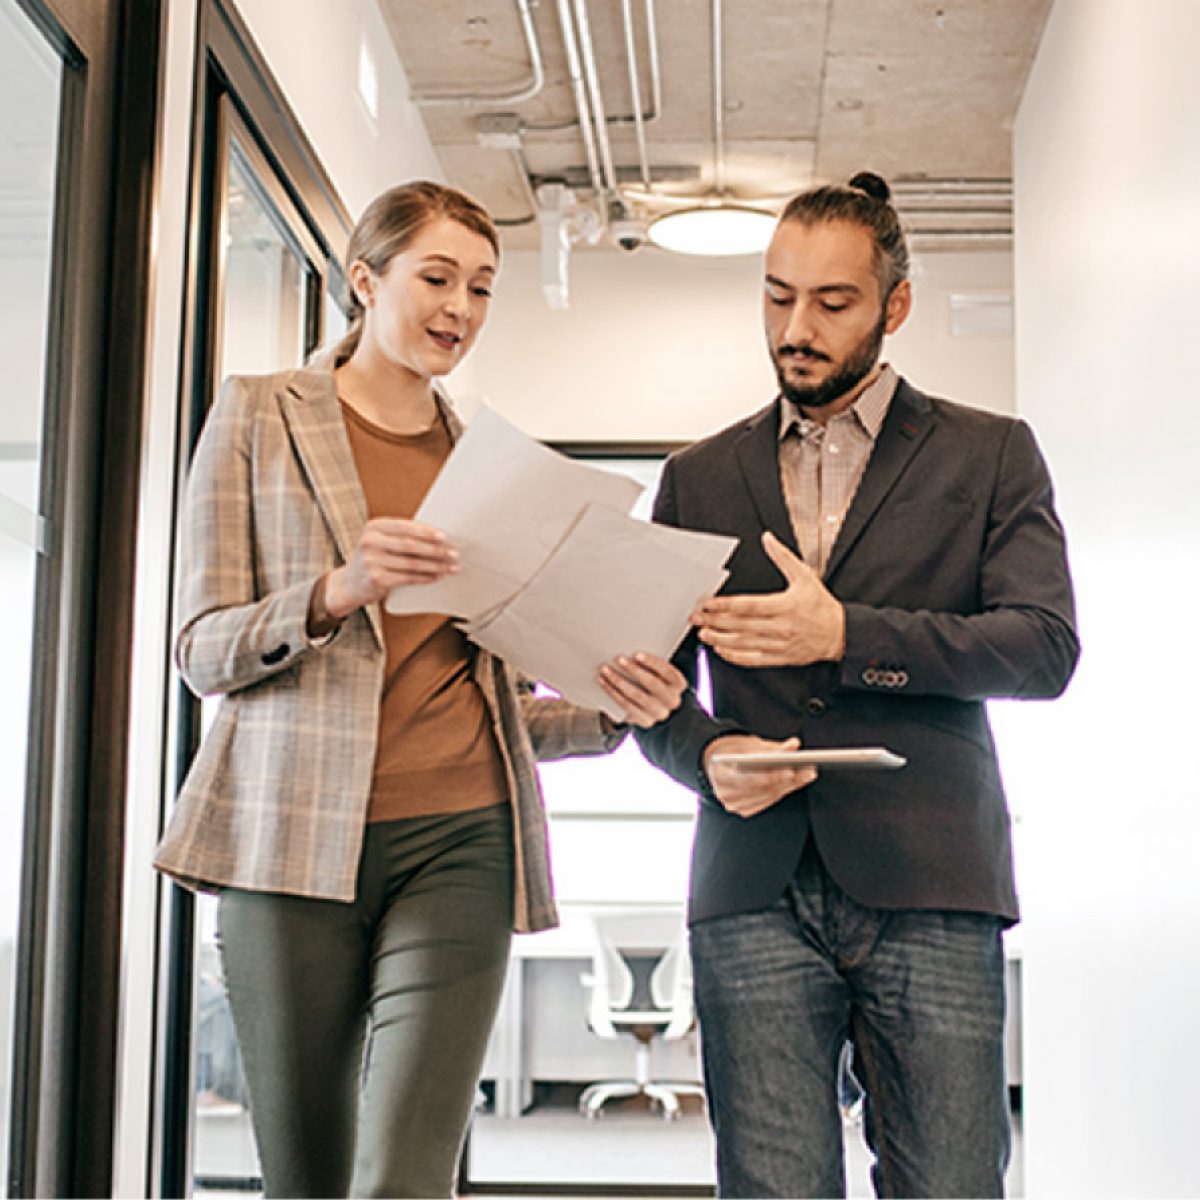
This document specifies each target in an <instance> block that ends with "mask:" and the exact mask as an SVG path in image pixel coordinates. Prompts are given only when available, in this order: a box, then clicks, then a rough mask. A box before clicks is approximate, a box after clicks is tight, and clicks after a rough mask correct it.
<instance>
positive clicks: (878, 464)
mask: <svg viewBox="0 0 1200 1200" xmlns="http://www.w3.org/2000/svg"><path fill="white" fill-rule="evenodd" d="M932 430H933V417H932V408H931V406H930V404H929V402H928V401H927V400H926V399H925V397H924V396H923V395H921V393H920V392H918V391H917V390H916V389H915V388H912V387H909V385H908V384H907V383H905V382H904V381H903V380H901V381H900V384H899V386H898V387H897V388H896V394H895V396H893V397H892V403H891V406H890V407H889V409H888V414H887V416H886V417H885V418H884V422H883V428H882V429H881V430H880V431H879V438H878V439H877V441H876V443H875V449H874V450H873V451H872V453H871V458H870V461H869V462H868V463H867V467H866V470H865V471H864V472H863V476H862V480H861V482H860V483H859V485H858V490H857V491H856V492H855V494H854V499H853V500H852V501H851V502H850V507H849V509H848V510H847V512H846V519H845V520H844V521H843V522H842V528H841V532H840V533H839V534H838V539H837V541H836V542H835V543H834V546H833V551H832V553H831V554H830V556H829V562H828V564H827V565H826V568H825V579H826V580H829V579H832V578H833V575H834V572H835V571H837V569H838V567H839V566H841V564H842V561H843V560H844V559H845V557H846V555H847V554H848V553H849V552H850V549H851V547H852V546H853V545H854V543H855V542H856V541H858V539H859V537H860V536H861V535H862V532H863V530H864V529H866V527H867V525H868V523H869V522H870V520H871V518H872V517H873V516H874V515H875V513H876V512H877V511H878V510H879V506H880V505H881V504H882V503H883V502H884V500H885V499H886V498H887V495H888V493H889V492H890V491H891V490H892V488H893V487H894V486H895V484H896V481H897V480H898V479H899V478H900V476H901V475H902V474H903V473H904V471H905V469H906V468H907V467H908V464H909V463H910V462H911V461H912V458H913V455H915V454H916V452H917V450H918V449H919V448H920V446H921V443H922V442H924V441H925V439H926V438H927V437H928V436H929V434H930V433H931V432H932Z"/></svg>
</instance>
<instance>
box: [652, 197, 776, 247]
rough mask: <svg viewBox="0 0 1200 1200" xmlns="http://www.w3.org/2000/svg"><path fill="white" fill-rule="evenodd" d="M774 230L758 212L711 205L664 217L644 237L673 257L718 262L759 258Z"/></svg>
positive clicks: (766, 216) (771, 220) (772, 222)
mask: <svg viewBox="0 0 1200 1200" xmlns="http://www.w3.org/2000/svg"><path fill="white" fill-rule="evenodd" d="M774 229H775V218H774V217H773V216H772V215H771V214H770V213H768V212H763V211H762V210H761V209H757V208H746V207H744V206H742V205H737V204H711V205H701V206H699V207H697V208H683V209H679V210H678V211H677V212H672V213H664V214H663V215H662V216H661V217H658V218H657V219H656V220H654V221H652V222H651V223H650V228H649V229H648V230H647V235H648V236H649V238H650V240H651V241H652V242H653V243H654V244H655V245H656V246H661V247H662V248H663V249H664V250H673V251H675V253H676V254H700V255H705V256H708V257H712V258H719V257H723V256H733V255H736V254H761V253H762V252H763V251H764V250H765V249H766V248H767V243H768V242H769V241H770V240H771V234H772V232H774Z"/></svg>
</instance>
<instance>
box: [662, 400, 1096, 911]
mask: <svg viewBox="0 0 1200 1200" xmlns="http://www.w3.org/2000/svg"><path fill="white" fill-rule="evenodd" d="M778 427H779V407H778V401H777V402H776V404H773V405H771V406H770V407H769V408H766V409H764V410H763V411H761V412H759V413H757V414H755V415H754V416H752V417H749V418H748V419H746V420H744V421H741V422H739V423H738V424H736V425H733V426H731V427H730V428H729V429H726V430H724V431H723V432H721V433H718V434H716V435H714V436H713V437H710V438H708V439H706V440H704V441H702V442H699V443H697V444H696V445H694V446H691V447H689V448H688V449H686V450H683V451H681V452H680V453H678V454H676V455H674V456H672V458H671V459H669V460H668V462H667V465H666V468H665V472H664V475H663V480H662V485H661V487H660V490H659V494H658V498H657V501H656V504H655V519H656V520H658V521H661V522H663V523H664V524H667V525H675V526H679V527H682V528H685V529H699V530H706V531H709V532H712V533H721V534H732V535H735V536H737V537H739V538H740V539H741V543H740V545H739V547H738V549H737V550H736V551H735V552H734V554H733V556H732V558H731V560H730V563H729V566H730V571H731V573H730V577H729V580H728V581H727V582H726V584H725V586H724V588H723V589H722V590H723V591H724V592H726V593H761V592H772V591H778V590H779V589H780V588H781V587H782V586H783V580H782V577H781V576H780V574H779V572H778V571H777V570H776V568H775V567H774V565H773V564H772V563H771V561H770V560H769V559H768V558H767V556H766V553H765V552H764V550H763V549H762V546H761V542H760V537H761V534H762V532H763V531H764V530H767V529H769V530H771V531H772V532H773V533H774V534H775V535H776V536H777V537H778V538H779V539H780V540H781V541H783V542H784V543H785V544H786V545H788V546H789V547H790V548H791V549H792V550H793V551H796V552H797V553H799V550H798V549H797V546H796V539H795V535H794V533H793V532H792V529H791V524H790V521H789V519H788V514H787V509H786V506H785V502H784V498H783V491H782V487H781V484H780V479H779V466H778V452H777V430H778ZM824 578H825V583H826V585H827V586H828V587H829V588H830V590H831V591H832V592H833V594H834V595H836V596H837V597H838V599H839V600H841V601H842V603H843V604H844V605H845V608H846V653H845V657H844V658H843V660H842V661H841V662H840V663H837V664H834V663H819V664H815V665H813V666H810V667H783V668H765V669H748V668H741V667H735V666H731V665H730V664H728V663H726V662H725V661H723V660H722V659H721V658H719V657H717V656H716V655H711V654H710V655H708V658H709V666H710V669H711V674H712V686H713V712H714V715H713V716H710V715H709V714H708V713H706V712H704V711H703V709H702V708H701V707H700V706H699V704H698V703H697V702H696V700H695V697H694V695H693V694H691V693H689V694H688V695H687V696H686V697H685V702H684V704H683V705H682V707H681V708H679V709H678V710H676V712H675V713H674V714H672V716H671V717H670V718H669V719H668V720H666V721H664V722H662V723H661V724H659V725H657V726H655V727H654V728H652V729H650V730H647V731H639V741H640V742H641V745H642V748H643V750H644V751H645V753H646V755H647V757H648V758H649V759H650V760H651V761H652V762H654V763H656V764H657V765H658V766H660V767H662V768H663V769H664V770H665V771H667V772H668V773H669V774H671V775H673V776H674V777H675V778H676V779H678V780H680V781H681V782H683V783H685V784H687V785H688V786H691V787H693V788H696V787H698V783H699V768H700V756H701V753H702V752H703V750H704V747H705V746H706V745H707V744H708V743H709V742H710V741H711V740H712V739H713V738H715V737H717V736H719V735H720V734H721V733H723V732H730V731H735V730H736V731H744V732H748V733H753V734H756V735H759V736H761V737H766V738H771V739H782V738H785V737H789V736H791V735H792V734H798V735H799V736H800V737H801V738H802V739H803V744H804V745H806V746H810V747H820V746H855V745H874V744H883V745H886V746H888V747H889V748H890V749H892V750H895V751H896V752H898V753H900V754H902V755H904V756H905V757H906V758H907V759H908V766H906V767H904V768H903V769H901V770H899V771H880V772H874V771H867V772H864V771H855V772H850V771H844V772H835V771H828V772H826V773H824V774H823V775H821V776H820V777H819V778H818V779H817V781H816V782H815V783H814V784H812V785H811V786H810V787H808V788H804V789H801V790H800V791H798V792H796V793H794V794H793V795H791V796H789V797H787V798H786V799H785V800H783V801H782V802H781V803H779V804H777V805H776V806H774V807H773V808H771V809H769V810H767V811H766V812H764V813H761V814H760V815H758V816H756V817H753V818H751V819H749V820H746V819H743V818H740V817H736V816H732V815H730V814H729V813H727V812H726V811H725V810H724V809H723V808H722V807H721V806H720V805H719V804H718V803H716V801H715V800H713V799H711V798H703V797H702V800H701V805H700V816H699V821H698V824H697V830H696V841H695V847H694V851H693V860H692V896H691V905H690V917H691V920H693V921H699V920H704V919H706V918H710V917H717V916H722V915H727V914H731V913H739V912H750V911H754V910H756V909H762V908H765V907H768V906H769V905H771V904H772V903H774V902H775V900H777V899H778V898H779V896H780V895H781V894H782V892H783V889H784V888H785V887H786V885H787V883H788V881H789V879H790V878H791V876H792V874H793V872H794V871H795V869H796V866H797V863H798V861H799V858H800V853H801V851H802V850H803V848H804V845H805V842H806V840H807V838H808V836H809V834H810V832H811V835H812V836H813V837H814V838H815V840H816V844H817V846H818V848H819V850H820V853H821V856H822V859H823V861H824V862H825V864H826V866H827V868H828V869H829V871H830V873H831V874H832V875H833V877H834V879H835V880H836V881H837V882H838V884H839V885H840V886H841V887H842V888H843V889H844V890H845V891H846V892H847V893H848V894H849V895H851V896H852V897H853V898H854V899H856V900H858V901H859V902H860V903H862V904H867V905H870V906H872V907H878V908H922V909H948V910H961V911H973V912H986V913H994V914H997V915H999V916H1001V917H1004V918H1006V919H1008V920H1015V919H1016V918H1017V915H1018V912H1017V900H1016V893H1015V889H1014V885H1013V875H1012V856H1011V849H1010V841H1009V817H1008V809H1007V805H1006V802H1005V798H1004V792H1003V788H1002V786H1001V782H1000V771H999V766H998V764H997V761H996V752H995V747H994V745H993V742H992V735H991V730H990V728H989V726H988V719H987V713H986V710H985V706H984V701H985V700H986V699H987V698H988V697H990V696H1016V697H1047V696H1055V695H1058V694H1059V693H1060V692H1061V691H1062V690H1063V688H1064V687H1065V686H1066V684H1067V681H1068V680H1069V679H1070V677H1071V673H1072V671H1073V670H1074V667H1075V662H1076V659H1077V657H1078V653H1079V645H1078V641H1077V638H1076V634H1075V628H1074V601H1073V596H1072V590H1071V581H1070V576H1069V574H1068V571H1067V562H1066V556H1065V551H1064V544H1063V533H1062V528H1061V526H1060V524H1059V521H1058V518H1057V516H1056V515H1055V512H1054V505H1053V495H1052V490H1051V484H1050V477H1049V474H1048V472H1047V470H1046V465H1045V462H1044V461H1043V459H1042V456H1041V454H1040V452H1039V450H1038V448H1037V445H1036V443H1035V441H1034V438H1033V435H1032V433H1031V432H1030V430H1029V428H1028V426H1027V425H1025V424H1024V423H1023V422H1021V421H1019V420H1015V419H1013V418H1009V417H1003V416H998V415H995V414H991V413H985V412H981V411H978V410H976V409H971V408H967V407H964V406H962V405H957V404H952V403H950V402H948V401H945V400H936V399H932V398H931V397H928V396H925V395H922V394H921V393H920V392H918V391H917V390H916V389H914V388H912V387H910V386H909V385H908V384H907V383H905V382H903V381H901V383H900V385H899V387H898V389H897V392H896V395H895V397H894V399H893V401H892V404H891V408H890V410H889V412H888V415H887V419H886V420H885V422H884V425H883V428H882V430H881V431H880V434H879V438H878V441H877V442H876V445H875V449H874V451H873V453H872V456H871V459H870V461H869V463H868V465H867V468H866V471H865V472H864V474H863V478H862V482H861V484H860V485H859V488H858V492H857V494H856V495H855V497H854V500H853V501H852V503H851V505H850V508H849V511H848V512H847V514H846V520H845V523H844V525H843V527H842V531H841V534H840V536H839V538H838V541H837V543H836V545H835V546H834V548H833V553H832V555H831V557H830V560H829V565H828V568H827V570H826V572H825V577H824ZM698 649H700V647H699V643H698V642H697V641H696V639H695V638H692V637H689V639H688V640H687V641H686V642H685V643H684V645H683V646H682V647H681V649H680V651H679V654H678V655H677V659H676V661H677V663H678V665H679V666H680V667H681V669H683V670H685V672H687V673H688V674H689V675H690V676H691V677H693V678H694V677H695V673H696V668H697V652H698Z"/></svg>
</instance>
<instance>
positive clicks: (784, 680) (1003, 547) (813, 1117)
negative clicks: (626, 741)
mask: <svg viewBox="0 0 1200 1200" xmlns="http://www.w3.org/2000/svg"><path fill="white" fill-rule="evenodd" d="M907 273H908V258H907V251H906V248H905V244H904V237H903V233H902V231H901V229H900V225H899V221H898V219H897V217H896V213H895V210H894V209H893V207H892V205H891V204H890V201H889V192H888V188H887V185H886V183H884V181H883V180H881V179H879V177H878V176H874V175H869V174H864V175H860V176H856V177H855V179H854V180H852V181H851V184H850V185H849V186H847V187H824V188H818V189H816V190H814V191H810V192H807V193H804V194H802V195H800V196H798V197H796V198H795V199H793V200H792V201H791V203H790V204H789V205H788V206H787V208H786V209H785V211H784V213H783V215H782V217H781V218H780V221H779V225H778V227H777V229H776V232H775V235H774V238H773V240H772V242H771V245H770V247H769V249H768V250H767V254H766V279H765V296H764V310H765V317H766V332H767V338H768V342H769V346H770V351H771V356H772V358H773V360H774V363H775V367H776V370H777V373H778V376H779V385H780V390H781V394H780V396H779V397H778V398H777V399H776V401H775V402H774V403H773V404H772V405H770V406H769V407H768V408H766V409H764V410H762V411H761V412H759V413H756V414H755V415H754V416H752V417H749V418H747V419H746V420H743V421H741V422H740V423H738V424H736V425H734V426H732V427H730V428H729V429H727V430H725V431H724V432H722V433H719V434H717V435H715V436H714V437H711V438H709V439H707V440H705V441H702V442H700V443H698V444H697V445H695V446H693V447H690V448H689V449H687V450H685V451H683V452H681V453H679V454H678V455H675V456H673V457H672V458H671V459H670V460H669V461H668V463H667V466H666V469H665V472H664V475H663V481H662V485H661V488H660V491H659V495H658V498H657V501H656V510H655V517H656V519H657V520H659V521H662V522H664V523H666V524H669V525H676V526H680V527H683V528H689V529H700V530H708V531H710V532H714V533H722V534H733V535H736V536H738V537H739V538H740V539H741V541H740V545H739V548H738V549H737V551H735V553H734V555H733V557H732V559H731V560H730V564H729V566H730V572H731V574H730V578H729V580H728V582H727V583H726V585H725V587H724V589H723V590H722V594H721V595H719V596H717V597H715V598H713V599H711V600H709V601H707V602H705V603H704V604H703V605H702V606H701V607H700V609H699V611H698V612H697V613H696V614H694V616H693V623H694V625H695V629H694V631H693V636H692V637H690V638H689V639H688V641H687V642H685V644H684V647H683V648H682V649H681V651H680V654H679V656H678V659H677V661H678V662H679V664H680V665H681V666H683V667H684V668H685V670H686V671H688V672H689V673H690V677H691V678H692V679H693V680H694V678H695V675H696V666H697V662H696V660H697V656H698V653H699V652H700V651H704V652H706V656H707V658H708V662H709V666H710V670H711V676H712V692H713V714H712V715H711V716H710V715H709V714H708V713H707V712H705V711H704V709H703V708H701V706H700V705H699V703H698V702H697V700H696V698H695V696H694V694H691V693H689V694H688V695H687V696H686V697H685V702H684V704H683V705H682V706H681V707H680V708H679V709H677V710H676V712H675V713H674V714H673V715H672V716H671V717H670V718H668V719H667V720H666V721H664V722H662V723H661V724H659V725H657V726H655V727H654V728H652V729H650V730H648V731H645V732H644V733H642V734H641V735H640V737H639V740H640V741H641V743H642V746H643V749H644V750H645V752H646V754H647V756H648V757H649V758H650V759H651V760H652V761H653V762H655V763H656V764H658V765H659V766H661V767H662V768H663V769H665V770H666V771H668V772H669V773H671V774H672V775H674V776H675V777H676V778H677V779H679V780H681V781H683V782H685V783H688V784H689V785H691V786H693V787H696V788H697V789H698V790H699V791H700V793H701V805H700V816H699V821H698V824H697V833H696V843H695V848H694V855H693V864H692V870H693V874H692V896H691V903H690V921H691V926H692V931H691V937H692V952H693V959H694V968H695V979H696V997H697V1011H698V1013H699V1017H700V1023H701V1029H702V1032H703V1038H704V1066H705V1081H706V1086H707V1090H708V1097H709V1110H710V1113H711V1118H712V1121H713V1126H714V1129H715V1132H716V1137H717V1166H718V1178H719V1188H720V1192H721V1194H722V1195H724V1196H760V1197H766V1196H792V1197H798V1196H833V1195H842V1194H844V1190H845V1179H844V1175H845V1172H844V1166H843V1162H842V1130H841V1122H840V1114H839V1109H838V1096H837V1087H836V1080H837V1065H838V1059H839V1055H840V1052H841V1049H842V1046H843V1044H844V1042H845V1041H846V1040H847V1039H848V1040H850V1041H851V1042H852V1043H853V1045H854V1051H855V1056H854V1062H855V1072H856V1074H857V1075H858V1078H859V1079H860V1081H861V1082H862V1084H863V1086H864V1087H865V1089H866V1092H867V1097H868V1099H867V1112H866V1119H865V1129H866V1133H867V1137H868V1140H869V1142H870V1145H871V1147H872V1149H873V1151H874V1153H875V1164H874V1167H873V1170H872V1174H873V1179H874V1183H875V1188H876V1191H877V1193H878V1194H879V1195H889V1196H900V1195H904V1196H984V1195H1001V1194H1002V1191H1003V1181H1004V1170H1005V1166H1006V1164H1007V1161H1008V1152H1009V1124H1008V1106H1007V1089H1006V1087H1005V1079H1004V1050H1003V1030H1004V957H1003V950H1002V945H1001V938H1000V934H1001V930H1002V928H1003V927H1004V926H1005V925H1007V924H1010V923H1012V922H1013V921H1015V920H1016V919H1017V915H1018V914H1017V903H1016V896H1015V892H1014V887H1013V878H1012V866H1011V858H1010V844H1009V820H1008V813H1007V808H1006V804H1005V799H1004V795H1003V791H1002V788H1001V783H1000V775H999V769H998V765H997V762H996V755H995V749H994V746H993V743H992V738H991V733H990V730H989V727H988V721H987V715H986V712H985V708H984V701H985V700H987V698H988V697H991V696H1025V697H1032V696H1043V697H1044V696H1054V695H1057V694H1058V693H1060V692H1061V691H1062V689H1063V688H1064V687H1065V686H1066V683H1067V681H1068V679H1069V678H1070V676H1071V673H1072V671H1073V669H1074V666H1075V662H1076V658H1077V656H1078V642H1077V640H1076V636H1075V631H1074V606H1073V599H1072V592H1071V584H1070V579H1069V576H1068V573H1067V565H1066V559H1065V554H1064V547H1063V537H1062V530H1061V527H1060V525H1059V522H1058V519H1057V517H1056V516H1055V513H1054V508H1053V498H1052V493H1051V485H1050V479H1049V476H1048V474H1047V471H1046V467H1045V464H1044V462H1043V460H1042V457H1041V455H1040V453H1039V451H1038V449H1037V446H1036V444H1035V442H1034V439H1033V436H1032V434H1031V433H1030V431H1029V429H1028V428H1027V427H1026V426H1025V425H1024V424H1023V423H1022V422H1020V421H1018V420H1014V419H1012V418H1008V417H1003V416H997V415H994V414H989V413H984V412H981V411H978V410H974V409H970V408H966V407H962V406H959V405H956V404H952V403H949V402H948V401H945V400H937V399H933V398H931V397H928V396H925V395H923V394H922V393H921V392H919V391H917V389H916V388H914V387H912V386H911V385H910V384H908V383H907V382H906V381H904V380H902V379H900V378H899V377H898V376H897V375H896V374H895V372H894V371H893V370H892V369H891V368H890V367H888V366H886V365H883V364H881V362H880V353H881V348H882V344H883V340H884V337H885V336H886V335H887V334H890V333H894V332H895V331H896V330H897V329H899V328H900V326H901V325H902V324H903V322H904V320H905V318H906V317H907V315H908V312H909V309H910V306H911V303H912V290H911V285H910V283H909V282H908V279H907V277H906V276H907ZM801 744H803V745H805V746H806V747H810V748H818V747H823V746H824V747H838V746H866V745H884V746H886V747H887V748H888V749H890V750H892V751H895V752H896V753H897V754H900V755H902V756H904V758H905V759H906V760H907V765H906V766H904V767H903V768H902V769H900V770H894V771H866V770H840V771H835V770H825V771H822V772H821V773H820V774H817V773H815V772H814V771H813V769H812V768H811V767H795V766H785V767H776V768H772V769H752V768H749V767H746V766H741V767H739V766H737V765H736V764H730V763H728V762H727V761H726V762H721V763H719V762H716V761H714V759H715V756H717V755H721V756H722V757H727V756H730V755H735V756H736V755H738V754H744V753H747V752H754V751H767V750H769V751H779V750H789V749H795V748H796V747H798V746H800V745H801Z"/></svg>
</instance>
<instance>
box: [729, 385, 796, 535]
mask: <svg viewBox="0 0 1200 1200" xmlns="http://www.w3.org/2000/svg"><path fill="white" fill-rule="evenodd" d="M779 404H780V401H776V402H775V403H774V404H773V405H771V407H770V408H765V409H763V410H762V412H760V413H757V414H756V415H755V416H753V417H751V418H750V420H749V421H748V422H747V424H746V428H745V431H744V433H743V435H742V438H741V440H740V441H739V442H738V443H737V456H738V463H739V465H740V466H741V469H742V475H743V477H744V478H745V480H746V490H747V491H748V492H749V493H750V498H751V500H753V502H754V507H755V508H756V509H757V510H758V516H759V519H760V520H761V522H762V526H763V529H769V530H770V531H771V532H772V533H773V534H774V535H775V536H776V537H777V538H778V539H779V540H780V541H781V542H783V543H784V545H786V546H787V547H788V549H789V550H792V551H794V552H795V553H796V554H797V555H800V548H799V546H798V545H797V542H796V531H795V530H794V529H793V528H792V519H791V517H790V516H788V510H787V501H786V500H785V499H784V497H783V484H782V482H781V481H780V478H779ZM801 557H803V556H802V555H801Z"/></svg>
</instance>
